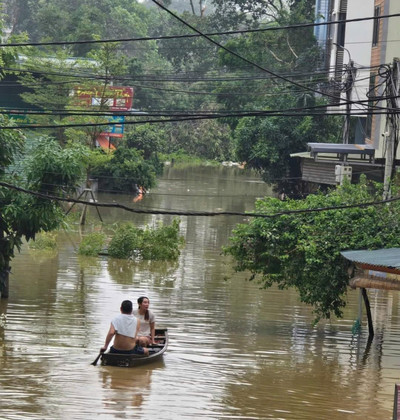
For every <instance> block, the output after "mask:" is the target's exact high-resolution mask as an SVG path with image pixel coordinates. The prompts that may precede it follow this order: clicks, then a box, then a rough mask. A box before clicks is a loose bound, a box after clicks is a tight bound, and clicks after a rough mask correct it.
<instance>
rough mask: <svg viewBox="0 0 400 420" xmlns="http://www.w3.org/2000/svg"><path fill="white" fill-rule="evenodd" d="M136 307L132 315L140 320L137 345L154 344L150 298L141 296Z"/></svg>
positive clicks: (153, 322)
mask: <svg viewBox="0 0 400 420" xmlns="http://www.w3.org/2000/svg"><path fill="white" fill-rule="evenodd" d="M137 303H138V309H135V310H134V311H133V315H135V316H136V318H138V319H139V320H140V328H139V331H138V337H137V340H138V345H139V346H142V347H147V346H148V345H150V344H156V343H155V341H154V334H155V316H154V314H153V313H152V312H151V311H150V310H149V305H150V300H149V298H148V297H147V296H141V297H140V298H139V299H138V300H137Z"/></svg>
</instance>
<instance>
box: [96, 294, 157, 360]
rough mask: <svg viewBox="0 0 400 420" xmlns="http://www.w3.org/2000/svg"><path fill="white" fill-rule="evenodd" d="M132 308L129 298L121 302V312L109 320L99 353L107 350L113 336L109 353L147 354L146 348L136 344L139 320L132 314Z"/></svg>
mask: <svg viewBox="0 0 400 420" xmlns="http://www.w3.org/2000/svg"><path fill="white" fill-rule="evenodd" d="M132 309H133V306H132V302H131V301H130V300H124V301H123V302H122V303H121V308H120V311H121V313H120V314H119V315H117V316H116V317H115V318H114V319H113V320H112V321H111V325H110V329H109V330H108V333H107V336H106V340H105V342H104V346H103V347H102V348H101V349H100V352H101V353H104V352H105V351H106V350H107V348H108V346H109V344H110V342H111V340H112V339H113V337H114V343H113V345H112V346H111V348H110V353H122V354H145V355H147V354H149V350H148V349H144V348H142V347H140V346H138V345H136V339H137V334H138V331H139V328H140V321H139V320H138V319H137V318H136V317H135V316H134V315H132Z"/></svg>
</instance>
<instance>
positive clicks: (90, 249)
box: [78, 232, 106, 257]
mask: <svg viewBox="0 0 400 420" xmlns="http://www.w3.org/2000/svg"><path fill="white" fill-rule="evenodd" d="M105 240H106V235H105V234H104V233H101V232H93V233H90V234H89V235H87V236H85V237H84V238H83V240H82V242H81V243H80V245H79V249H78V254H80V255H87V256H92V257H96V256H97V255H99V253H100V251H101V250H102V249H103V247H104V243H105Z"/></svg>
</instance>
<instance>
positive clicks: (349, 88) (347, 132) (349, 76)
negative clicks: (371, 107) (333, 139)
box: [342, 60, 357, 144]
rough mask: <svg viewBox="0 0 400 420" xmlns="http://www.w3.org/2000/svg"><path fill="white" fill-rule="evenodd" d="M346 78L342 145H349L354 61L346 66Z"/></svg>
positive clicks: (354, 75) (354, 76)
mask: <svg viewBox="0 0 400 420" xmlns="http://www.w3.org/2000/svg"><path fill="white" fill-rule="evenodd" d="M346 72H347V78H346V82H345V84H344V91H345V92H346V102H347V103H346V117H345V120H344V125H343V134H342V140H343V141H342V142H343V144H349V136H350V113H351V92H352V90H353V86H354V80H355V78H356V73H357V69H356V68H355V67H354V61H353V60H350V61H349V64H348V65H347V70H346Z"/></svg>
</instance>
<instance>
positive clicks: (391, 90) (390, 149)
mask: <svg viewBox="0 0 400 420" xmlns="http://www.w3.org/2000/svg"><path fill="white" fill-rule="evenodd" d="M399 76H400V61H399V59H398V58H394V59H393V68H392V69H391V71H390V73H389V80H388V82H387V96H388V100H387V112H388V114H387V117H386V132H385V134H384V137H385V142H386V145H385V146H386V153H385V175H384V181H383V199H384V200H387V199H389V198H390V196H391V189H390V186H391V182H392V180H393V176H394V169H395V168H394V166H395V165H394V162H395V159H396V153H397V146H398V142H399V116H398V114H397V112H396V111H397V110H398V109H399V100H398V98H397V96H398V95H399V79H400V77H399Z"/></svg>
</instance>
